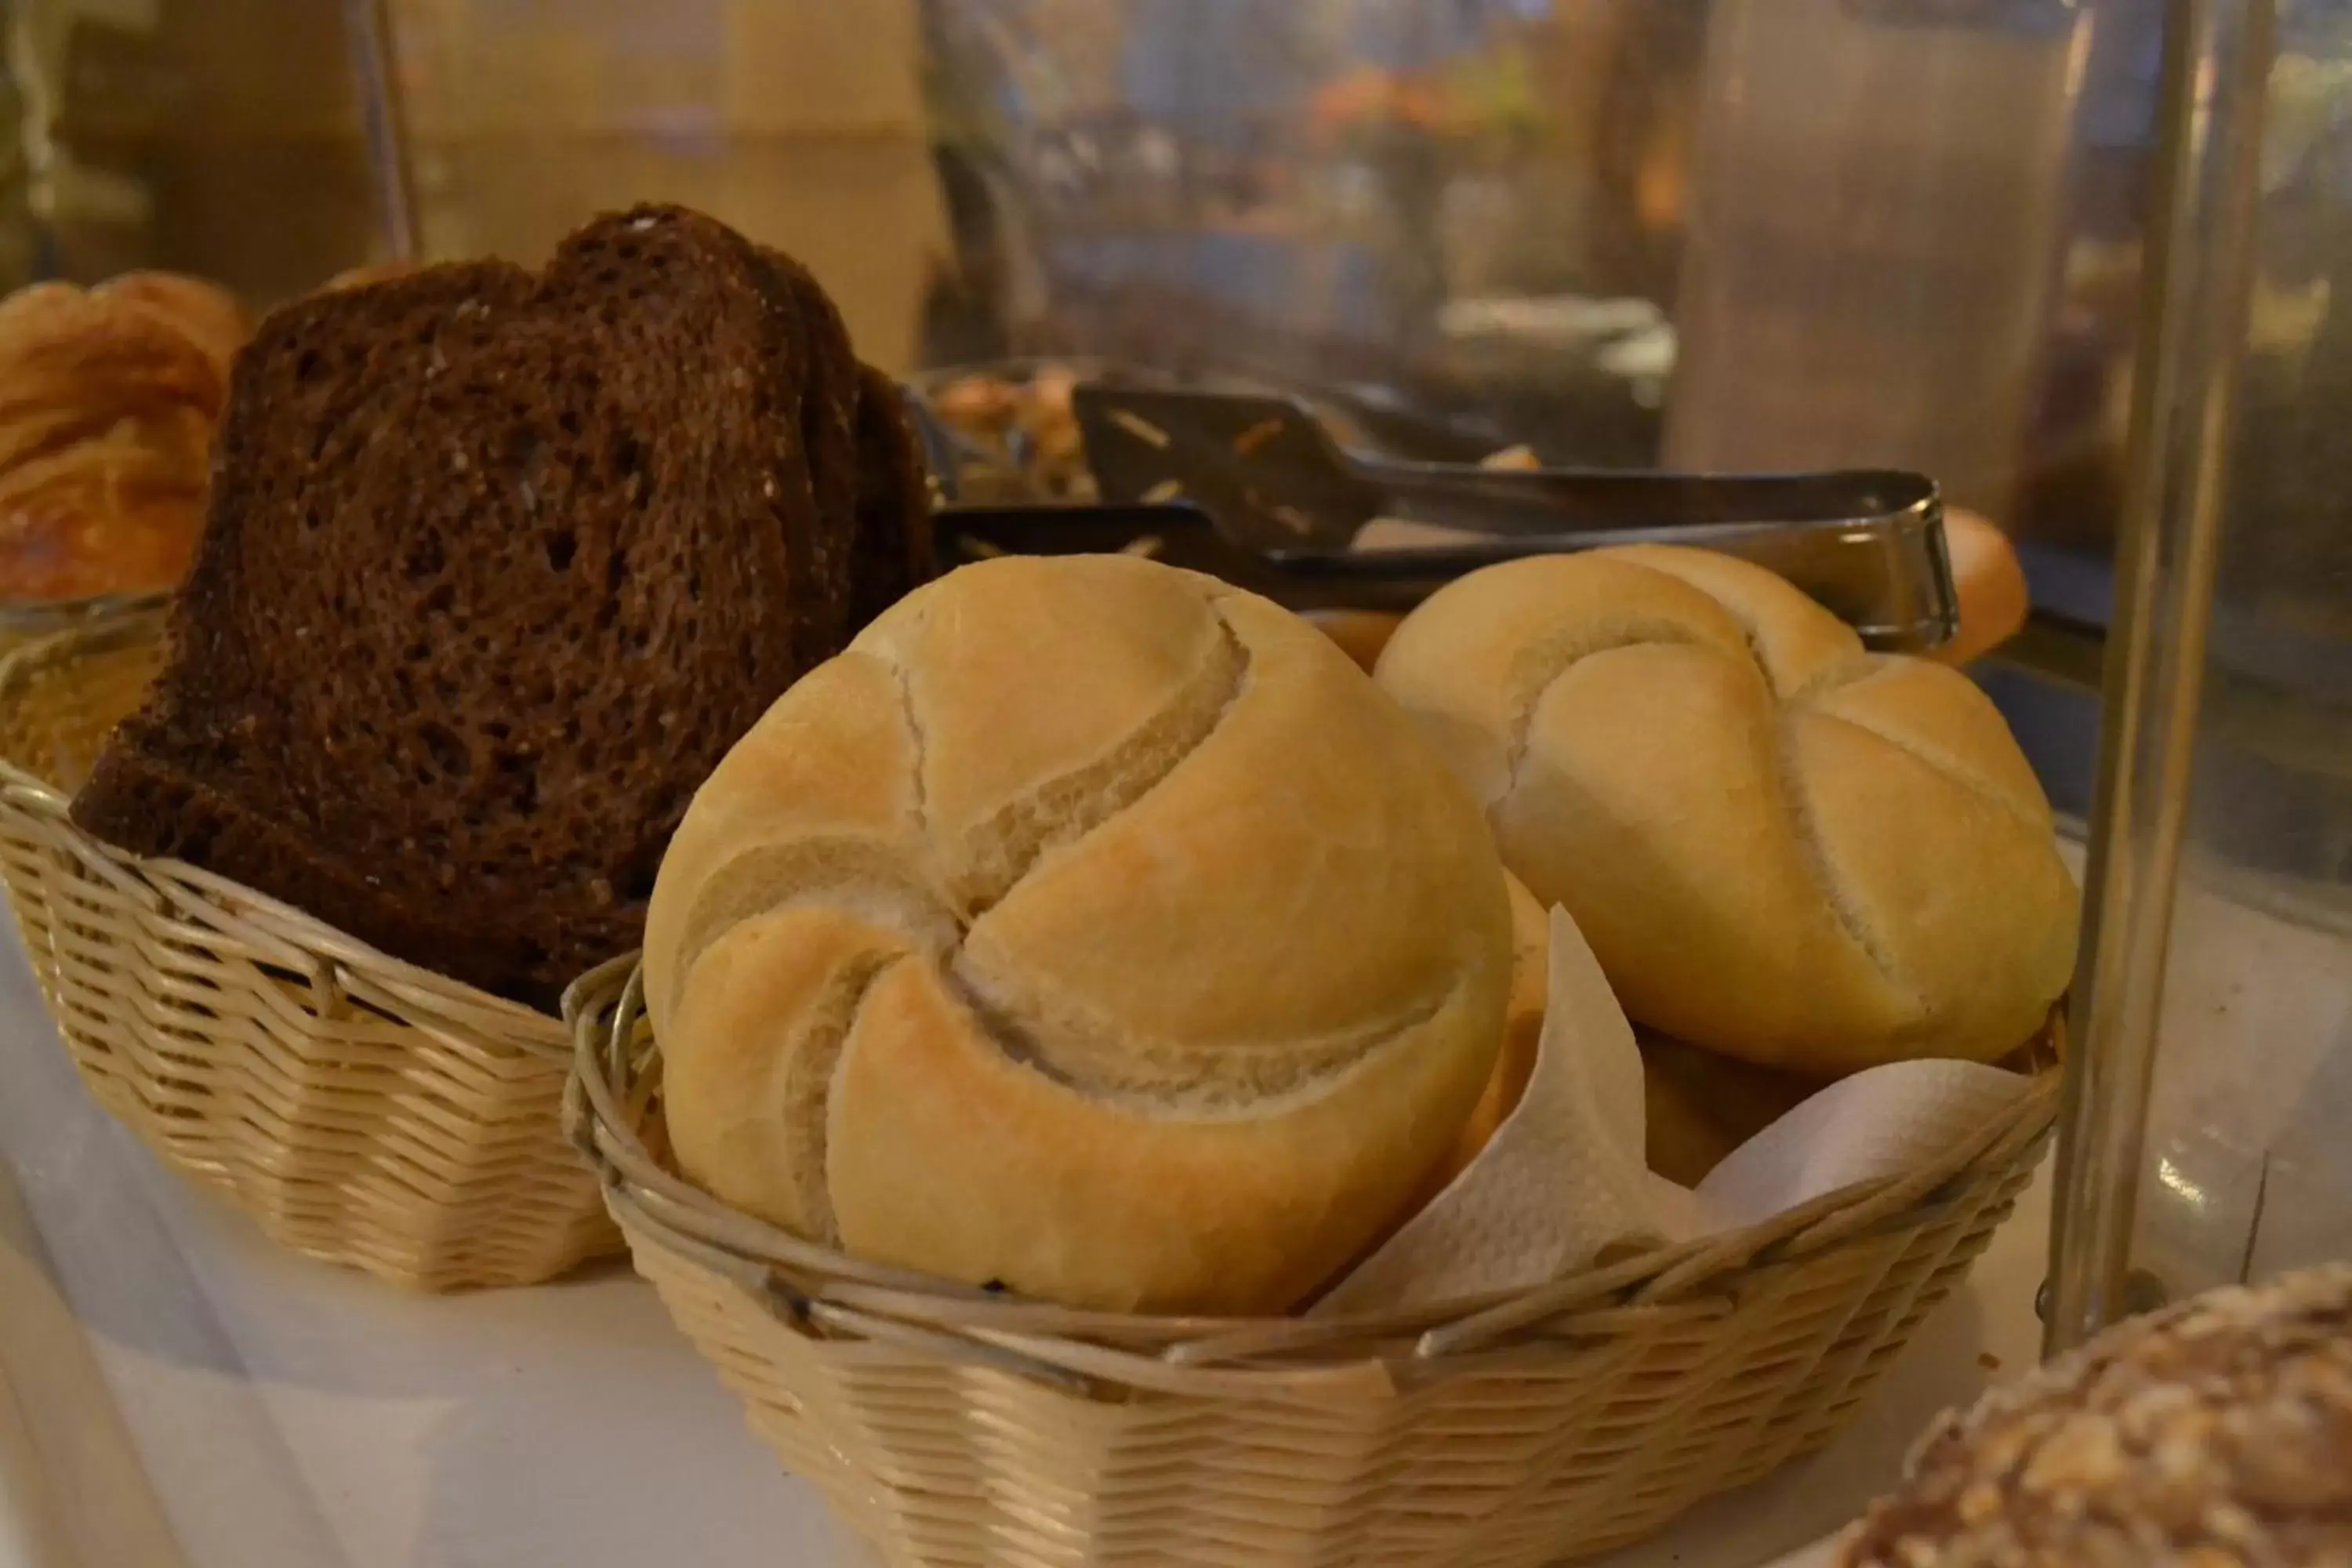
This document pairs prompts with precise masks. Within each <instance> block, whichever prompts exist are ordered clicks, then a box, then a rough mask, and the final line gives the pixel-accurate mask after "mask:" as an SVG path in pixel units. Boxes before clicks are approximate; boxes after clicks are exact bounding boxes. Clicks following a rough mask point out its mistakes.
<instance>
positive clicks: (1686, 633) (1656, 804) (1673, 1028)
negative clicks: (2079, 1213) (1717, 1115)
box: [1379, 547, 2078, 1076]
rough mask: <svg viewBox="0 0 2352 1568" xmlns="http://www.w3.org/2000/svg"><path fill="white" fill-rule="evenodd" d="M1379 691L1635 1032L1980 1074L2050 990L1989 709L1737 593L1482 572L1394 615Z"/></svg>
mask: <svg viewBox="0 0 2352 1568" xmlns="http://www.w3.org/2000/svg"><path fill="white" fill-rule="evenodd" d="M1379 679H1380V683H1381V686H1382V687H1383V688H1385V689H1387V690H1388V691H1389V692H1390V694H1391V695H1392V696H1394V697H1395V698H1396V699H1397V700H1399V701H1400V702H1402V704H1403V705H1404V707H1405V708H1406V709H1407V710H1409V711H1411V712H1412V713H1413V714H1414V715H1415V717H1416V718H1417V719H1418V720H1419V721H1420V722H1421V724H1422V726H1423V732H1424V733H1426V734H1428V735H1429V736H1430V737H1431V738H1432V740H1433V741H1434V742H1436V744H1437V746H1438V749H1439V750H1440V751H1441V752H1443V753H1444V755H1445V757H1446V758H1447V759H1448V760H1449V761H1450V762H1451V763H1452V764H1453V765H1454V770H1455V772H1456V773H1458V774H1459V775H1460V776H1461V777H1462V779H1463V780H1464V781H1465V783H1467V784H1469V786H1470V789H1471V792H1472V793H1473V794H1474V795H1476V796H1477V797H1478V799H1479V800H1480V802H1481V803H1483V804H1484V805H1485V806H1486V811H1487V816H1488V819H1489V820H1490V821H1491V822H1492V824H1493V826H1494V828H1495V832H1496V838H1497V839H1498V841H1499V842H1500V844H1501V847H1502V851H1503V859H1504V863H1505V864H1506V865H1507V866H1508V867H1509V868H1510V869H1511V870H1512V872H1513V873H1514V874H1516V875H1517V877H1518V878H1519V879H1521V880H1522V881H1524V882H1526V884H1527V885H1528V889H1529V890H1530V891H1531V892H1533V893H1534V894H1535V896H1536V898H1537V899H1538V900H1539V901H1541V902H1542V903H1544V904H1547V905H1550V904H1561V905H1565V906H1566V907H1567V909H1568V910H1569V912H1570V914H1571V915H1573V916H1574V917H1575V919H1576V921H1577V924H1578V925H1579V926H1580V927H1581V928H1582V930H1583V931H1584V934H1585V935H1586V937H1587V938H1589V939H1590V940H1591V943H1592V950H1593V952H1594V953H1595V955H1596V956H1598V957H1599V959H1600V961H1601V967H1602V968H1603V970H1604V971H1606V973H1608V975H1609V979H1610V983H1611V984H1612V985H1613V986H1614V987H1615V988H1616V990H1617V994H1618V996H1619V999H1620V1000H1621V1001H1622V1003H1623V1004H1624V1005H1625V1008H1626V1011H1627V1012H1628V1013H1629V1014H1630V1015H1632V1016H1633V1018H1634V1020H1635V1021H1636V1022H1638V1023H1642V1024H1645V1025H1648V1026H1651V1027H1653V1028H1654V1029H1657V1030H1659V1031H1661V1032H1663V1033H1665V1034H1668V1035H1672V1036H1675V1037H1677V1038H1679V1039H1683V1040H1685V1041H1688V1042H1690V1043H1691V1044H1694V1045H1699V1046H1705V1047H1708V1048H1710V1049H1713V1050H1717V1051H1721V1052H1724V1053H1725V1054H1727V1055H1730V1056H1736V1057H1740V1058H1745V1059H1747V1060H1749V1061H1753V1062H1757V1063H1759V1064H1761V1065H1763V1066H1767V1067H1777V1068H1789V1069H1791V1070H1794V1071H1798V1072H1802V1073H1807V1074H1811V1075H1816V1076H1826V1075H1830V1074H1834V1073H1844V1072H1850V1071H1853V1070H1855V1069H1857V1068H1865V1067H1870V1066H1874V1065H1876V1064H1878V1063H1881V1062H1885V1061H1889V1060H1895V1059H1900V1058H1910V1057H1925V1056H1938V1057H1959V1058H1970V1059H1974V1060H1980V1061H1990V1060H1992V1059H1994V1058H1999V1057H2001V1056H2003V1055H2005V1054H2007V1053H2008V1052H2010V1051H2011V1050H2013V1049H2015V1048H2016V1047H2018V1046H2019V1045H2020V1044H2021V1043H2022V1042H2023V1041H2024V1040H2025V1039H2026V1038H2027V1037H2029V1036H2031V1035H2032V1033H2033V1031H2034V1030H2035V1029H2036V1028H2037V1027H2038V1026H2040V1025H2041V1023H2042V1018H2043V1016H2044V1014H2045V1013H2046V1011H2047V1010H2048V1008H2049V1006H2050V1005H2051V1004H2052V1003H2053V1001H2054V1000H2055V999H2056V998H2057V996H2058V995H2059V994H2060V993H2061V992H2062V991H2063V990H2064V988H2065V986H2066V984H2067V981H2068V977H2069V972H2070V970H2071V968H2072V965H2073V962H2074V930H2075V921H2076V916H2077V903H2078V900H2077V895H2076V892H2075V889H2074V881H2073V879H2071V878H2070V877H2069V876H2068V875H2067V872H2066V868H2065V867H2064V866H2063V864H2062V863H2061V861H2060V859H2059V858H2058V850H2057V846H2056V844H2055V842H2054V840H2053V835H2052V825H2051V817H2050V806H2049V803H2048V802H2047V800H2046V799H2045V798H2044V797H2043V795H2042V789H2041V785H2040V784H2039V783H2038V782H2037V781H2036V780H2035V778H2034V776H2033V772H2032V768H2031V767H2030V766H2029V765H2028V764H2027V763H2026V761H2025V758H2024V756H2023V754H2022V753H2021V752H2019V750H2018V748H2017V743H2016V742H2015V741H2014V740H2013V739H2012V738H2011V735H2010V733H2009V729H2008V726H2007V725H2006V724H2005V723H2003V722H2002V721H2001V718H2000V713H1999V712H1998V711H1996V710H1994V708H1993V706H1992V703H1991V702H1990V700H1988V699H1987V698H1986V697H1985V696H1984V695H1983V693H1982V692H1980V691H1979V690H1978V689H1977V688H1976V687H1975V686H1974V685H1972V684H1971V683H1970V682H1969V679H1968V678H1967V677H1965V676H1963V675H1961V674H1959V673H1958V672H1957V671H1955V670H1952V669H1949V668H1945V667H1944V666H1942V665H1938V664H1935V663H1931V662H1929V661H1927V660H1923V659H1914V658H1893V657H1884V656H1874V655H1871V654H1868V653H1866V652H1864V649H1863V647H1862V645H1861V642H1860V640H1859V639H1858V638H1857V637H1855V635H1854V633H1853V631H1852V629H1850V628H1849V627H1847V626H1844V625H1843V624H1842V623H1841V622H1839V621H1838V620H1837V619H1836V618H1835V617H1834V616H1831V615H1830V614H1829V613H1828V612H1827V611H1826V610H1823V609H1822V608H1821V607H1820V606H1819V605H1816V604H1814V603H1813V602H1812V601H1811V600H1810V599H1808V598H1806V597H1805V596H1804V595H1802V594H1801V593H1799V592H1798V591H1797V590H1796V589H1794V588H1792V587H1790V585H1789V584H1787V583H1785V582H1783V581H1782V580H1781V579H1780V578H1779V577H1776V576H1774V575H1772V574H1770V573H1769V572H1766V571H1763V570H1762V569H1760V568H1759V567H1755V566H1751V565H1748V564H1747V563H1742V562H1739V561H1735V560H1732V559H1730V558H1729V557H1727V556H1720V555H1713V554H1709V553H1706V552H1700V551H1691V550H1673V549H1663V548H1654V547H1651V548H1638V547H1637V548H1629V549H1621V550H1607V551H1598V552H1592V553H1590V554H1585V555H1575V556H1547V557H1543V558H1539V559H1535V560H1528V561H1518V562H1513V563H1508V564H1506V565H1501V566H1495V567H1490V568H1488V569H1487V570H1486V571H1483V572H1478V573H1475V574H1472V575H1470V576H1467V577H1465V578H1462V579H1461V580H1459V581H1457V582H1455V583H1453V584H1448V585H1447V586H1446V587H1445V588H1444V590H1442V591H1441V592H1439V593H1438V594H1437V595H1434V596H1433V597H1432V598H1431V599H1430V600H1429V601H1428V602H1427V603H1426V604H1424V605H1423V606H1422V607H1421V608H1420V609H1418V610H1416V611H1415V612H1414V613H1413V614H1412V616H1408V617H1407V618H1406V620H1405V623H1404V625H1403V626H1400V627H1399V628H1398V629H1397V632H1396V635H1395V637H1392V638H1391V640H1390V643H1389V646H1388V647H1387V649H1386V650H1385V651H1384V652H1383V653H1382V654H1381V662H1380V668H1379Z"/></svg>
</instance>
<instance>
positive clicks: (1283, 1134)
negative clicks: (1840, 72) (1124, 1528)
mask: <svg viewBox="0 0 2352 1568" xmlns="http://www.w3.org/2000/svg"><path fill="white" fill-rule="evenodd" d="M645 962H646V998H647V1005H648V1008H649V1011H650V1013H651V1016H652V1019H653V1022H654V1025H655V1027H656V1031H657V1035H658V1037H659V1039H660V1041H661V1043H662V1048H663V1055H664V1060H665V1069H664V1072H665V1077H664V1084H665V1096H666V1104H667V1114H668V1121H669V1131H670V1136H671V1139H672V1142H673V1146H674V1148H675V1150H676V1152H677V1161H678V1163H679V1165H680V1167H681V1169H682V1170H683V1171H684V1172H685V1173H686V1174H687V1175H688V1176H689V1177H690V1178H691V1179H693V1180H694V1181H696V1182H697V1183H698V1184H701V1185H702V1186H704V1187H705V1188H707V1189H708V1190H709V1191H710V1192H711V1193H713V1194H716V1195H717V1196H719V1198H721V1199H723V1200H725V1201H727V1202H729V1203H730V1204H733V1205H737V1206H739V1207H740V1208H742V1209H745V1210H747V1211H749V1212H751V1213H752V1214H756V1215H761V1216H762V1217H764V1218H766V1219H769V1220H771V1221H772V1222H774V1223H776V1224H778V1225H780V1226H783V1227H785V1228H786V1229H789V1230H791V1231H793V1232H795V1233H797V1234H799V1235H801V1236H803V1237H811V1238H814V1239H817V1240H822V1241H826V1242H830V1243H833V1244H835V1245H838V1246H839V1247H842V1248H843V1249H845V1250H846V1251H848V1252H850V1253H851V1254H853V1255H856V1256H857V1257H861V1258H866V1259H869V1260H871V1261H875V1262H878V1263H885V1264H891V1265H896V1266H899V1267H905V1268H917V1269H921V1270H925V1271H928V1272H930V1273H934V1274H938V1275H941V1276H945V1277H947V1278H950V1279H958V1280H962V1281H965V1282H967V1283H970V1284H975V1285H978V1284H985V1283H990V1282H1001V1283H1003V1285H1005V1286H1007V1287H1010V1288H1011V1289H1014V1290H1016V1291H1019V1292H1022V1293H1024V1294H1026V1295H1032V1296H1036V1297H1041V1298H1045V1299H1048V1300H1058V1301H1062V1302H1066V1303H1068V1304H1071V1305H1076V1306H1082V1307H1092V1308H1103V1309H1108V1310H1151V1311H1175V1312H1260V1311H1275V1310H1281V1309H1284V1308H1286V1307H1288V1306H1290V1305H1292V1304H1293V1303H1295V1302H1296V1301H1297V1300H1299V1299H1300V1298H1301V1297H1303V1296H1304V1295H1306V1294H1307V1293H1308V1292H1309V1291H1311V1290H1312V1289H1314V1288H1315V1287H1316V1286H1318V1284H1321V1283H1322V1282H1324V1280H1325V1279H1327V1278H1328V1277H1329V1276H1330V1275H1331V1273H1332V1272H1333V1271H1335V1270H1336V1269H1337V1268H1339V1266H1341V1265H1342V1264H1344V1263H1345V1262H1346V1261H1347V1259H1348V1258H1350V1257H1351V1256H1353V1255H1354V1254H1355V1253H1356V1252H1357V1250H1358V1249H1359V1248H1360V1247H1361V1246H1362V1245H1363V1244H1364V1243H1365V1242H1366V1241H1367V1240H1369V1239H1370V1237H1372V1236H1373V1235H1374V1234H1375V1233H1376V1232H1377V1231H1378V1229H1379V1228H1380V1227H1381V1226H1382V1225H1383V1224H1385V1223H1386V1222H1387V1221H1388V1220H1389V1219H1391V1217H1392V1215H1393V1214H1394V1212H1395V1211H1396V1209H1397V1208H1398V1207H1399V1205H1402V1203H1404V1202H1405V1201H1406V1200H1407V1198H1408V1197H1409V1196H1410V1195H1411V1194H1412V1191H1413V1189H1414V1186H1415V1184H1416V1183H1417V1182H1418V1181H1419V1180H1420V1179H1421V1178H1422V1177H1423V1174H1424V1173H1426V1172H1428V1171H1429V1170H1430V1169H1431V1168H1432V1167H1433V1165H1434V1164H1435V1163H1437V1161H1438V1160H1439V1159H1440V1158H1441V1157H1442V1156H1443V1154H1444V1152H1445V1150H1446V1148H1447V1146H1448V1144H1449V1143H1450V1142H1451V1141H1452V1140H1453V1138H1454V1135H1455V1132H1456V1131H1457V1130H1458V1129H1459V1128H1460V1127H1461V1126H1462V1124H1463V1122H1464V1121H1465V1118H1466V1117H1467V1115H1468V1114H1469V1111H1470V1109H1471V1107H1472V1106H1473V1105H1474V1104H1475V1102H1476V1100H1477V1099H1478V1097H1479V1094H1480V1093H1481V1091H1482V1090H1483V1089H1484V1088H1485V1086H1486V1081H1487V1078H1488V1075H1489V1073H1490V1070H1491V1068H1492V1067H1493V1065H1494V1061H1495V1057H1496V1049H1497V1047H1498V1043H1499V1041H1500V1038H1501V1034H1502V1021H1503V1010H1504V1003H1505V998H1506V996H1507V992H1508V989H1509V985H1510V974H1511V931H1510V915H1509V910H1508V902H1507V896H1506V894H1505V891H1504V882H1503V874H1502V868H1501V866H1500V864H1499V862H1498V861H1497V859H1496V853H1495V849H1494V847H1493V844H1492V841H1491V839H1490V837H1489V836H1488V834H1487V832H1486V825H1485V824H1484V822H1483V821H1482V820H1481V819H1480V817H1479V814H1478V810H1477V807H1476V805H1475V803H1474V802H1472V801H1471V800H1470V799H1469V797H1468V796H1467V795H1465V793H1464V792H1463V790H1462V788H1461V786H1460V784H1458V783H1457V782H1456V781H1455V780H1454V779H1453V778H1452V777H1451V776H1450V775H1449V774H1448V773H1447V771H1446V769H1445V767H1444V764H1443V763H1442V762H1440V761H1439V759H1438V758H1437V757H1436V756H1435V755H1434V754H1433V753H1432V752H1430V750H1429V749H1428V747H1427V746H1426V745H1425V744H1424V743H1423V742H1422V741H1421V740H1420V739H1419V737H1418V736H1417V735H1416V734H1415V733H1414V731H1413V730H1412V724H1411V722H1410V721H1408V720H1407V719H1406V718H1405V716H1404V715H1403V714H1402V712H1400V711H1399V710H1397V708H1396V707H1395V705H1394V704H1393V703H1391V702H1390V701H1389V700H1387V699H1386V698H1384V697H1383V696H1381V694H1380V692H1379V691H1378V690H1377V689H1375V688H1374V687H1373V685H1372V684H1371V682H1370V679H1367V678H1366V677H1365V675H1364V674H1363V673H1362V672H1361V671H1360V670H1359V669H1357V668H1355V667H1354V666H1353V665H1352V664H1350V663H1349V660H1348V658H1347V656H1346V655H1345V654H1343V653H1342V652H1340V651H1339V648H1337V647H1334V646H1333V645H1332V644H1331V643H1330V642H1329V641H1328V639H1326V638H1325V637H1323V636H1322V635H1321V634H1320V633H1318V632H1317V631H1315V630H1314V629H1313V628H1312V627H1310V626H1307V624H1306V623H1304V622H1303V621H1301V620H1299V619H1298V618H1297V617H1296V616H1292V615H1291V614H1289V613H1288V612H1286V611H1285V610H1282V609H1280V608H1278V607H1276V605H1272V604H1269V603H1267V602H1266V601H1265V600H1263V599H1259V598H1256V597H1254V596H1252V595H1248V594H1244V593H1242V592H1239V591H1237V590H1234V589H1233V588H1230V587H1227V586H1225V585H1224V584H1219V583H1216V582H1214V581H1213V580H1211V579H1208V578H1205V577H1200V576H1196V575H1194V574H1190V573H1185V572H1180V571H1177V570H1175V569H1173V568H1171V567H1167V566H1162V565H1159V564H1156V563H1151V562H1148V561H1143V560H1139V559H1137V558H1133V557H1123V556H1113V557H1084V558H1069V557H1065V558H1060V559H1024V558H1018V557H1013V558H1006V559H1003V560H999V561H992V562H987V563H981V564H978V565H973V566H968V567H965V568H964V569H962V570H961V571H959V572H956V573H954V574H950V576H948V577H946V578H943V579H941V580H940V581H939V582H938V583H935V584H931V585H930V586H929V587H926V588H924V589H922V590H920V591H919V592H917V593H916V594H914V595H910V596H909V597H908V598H907V599H906V600H905V601H903V602H902V603H901V604H899V605H898V606H897V607H896V608H894V609H892V610H891V611H889V612H888V613H887V614H886V615H884V616H882V617H881V618H880V619H879V620H877V622H875V624H874V625H873V626H870V627H868V628H867V629H866V632H865V633H864V634H863V635H861V636H860V637H858V638H857V640H856V642H855V643H854V644H853V645H852V646H851V647H850V648H849V650H848V651H847V652H845V653H844V654H843V655H842V656H841V657H839V658H835V659H834V660H832V661H831V662H830V663H827V664H825V665H824V666H822V667H820V668H817V669H816V670H814V672H812V673H811V674H810V675H808V676H807V677H806V678H804V679H803V680H802V681H801V682H800V683H799V684H798V685H797V686H795V687H793V689H792V690H790V691H789V692H787V693H786V694H785V695H784V697H783V698H782V700H780V701H778V702H777V704H776V705H775V707H774V708H773V709H772V710H770V711H769V713H768V714H767V716H766V717H765V718H764V719H762V720H761V722H760V723H759V724H758V725H757V726H755V727H754V728H753V730H752V731H751V733H750V734H749V735H747V736H746V737H745V738H744V739H743V741H742V742H740V743H739V744H738V745H737V747H736V748H735V750H734V751H733V752H732V753H730V755H729V756H728V757H727V759H726V760H725V761H724V762H723V763H721V764H720V766H719V769H718V771H717V772H716V773H714V774H713V775H712V776H711V778H710V780H709V783H708V784H705V785H704V786H703V788H702V790H701V792H700V793H699V794H698V795H697V796H696V799H695V802H694V805H693V807H692V809H691V810H689V811H688V814H687V816H686V819H685V822H684V824H683V825H682V826H681V827H680V828H679V830H678V833H677V837H676V839H675V840H674V841H673V843H672V845H671V847H670V850H669V854H668V857H667V859H666V860H665V862H664V864H663V866H662V869H661V874H660V878H659V879H658V881H657V882H656V887H655V890H654V897H653V905H652V910H651V911H650V917H649V919H648V921H647V925H646V961H645Z"/></svg>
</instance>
